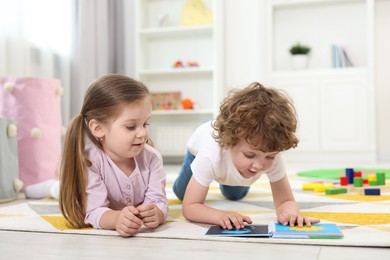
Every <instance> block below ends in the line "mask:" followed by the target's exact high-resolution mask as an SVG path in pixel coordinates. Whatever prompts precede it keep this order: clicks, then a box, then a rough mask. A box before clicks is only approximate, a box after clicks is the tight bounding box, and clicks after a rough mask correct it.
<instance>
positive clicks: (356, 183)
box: [353, 177, 363, 187]
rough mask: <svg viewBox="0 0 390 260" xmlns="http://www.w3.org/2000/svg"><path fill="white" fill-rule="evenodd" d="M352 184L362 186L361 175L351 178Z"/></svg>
mask: <svg viewBox="0 0 390 260" xmlns="http://www.w3.org/2000/svg"><path fill="white" fill-rule="evenodd" d="M353 186H354V187H363V179H362V178H361V177H355V178H353Z"/></svg>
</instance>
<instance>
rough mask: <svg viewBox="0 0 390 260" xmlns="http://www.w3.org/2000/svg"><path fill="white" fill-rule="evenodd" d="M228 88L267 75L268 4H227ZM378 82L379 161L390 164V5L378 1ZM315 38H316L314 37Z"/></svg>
mask: <svg viewBox="0 0 390 260" xmlns="http://www.w3.org/2000/svg"><path fill="white" fill-rule="evenodd" d="M224 2H225V39H226V40H225V42H226V43H225V53H226V56H225V59H226V63H225V85H226V87H227V88H230V87H234V86H237V85H242V84H246V83H248V82H250V81H254V80H256V81H260V82H262V80H263V79H265V78H266V77H265V75H266V72H267V70H266V64H267V61H266V53H267V46H266V43H267V39H266V35H267V34H266V32H267V31H266V24H265V23H266V22H267V19H266V17H264V15H265V13H266V12H265V8H266V5H265V1H257V0H241V1H235V0H225V1H224ZM375 12H376V14H375V15H376V16H375V17H376V19H375V23H376V38H375V42H376V44H375V53H376V57H375V67H376V73H375V77H376V78H375V81H376V87H375V92H376V98H375V102H376V110H377V111H376V129H377V150H378V151H377V158H378V161H383V162H385V161H386V162H388V161H390V117H389V112H390V73H389V66H388V61H389V60H390V53H389V52H388V47H389V46H390V34H389V33H388V28H389V26H390V16H389V14H390V1H388V0H377V1H376V10H375ZM313 37H315V36H313Z"/></svg>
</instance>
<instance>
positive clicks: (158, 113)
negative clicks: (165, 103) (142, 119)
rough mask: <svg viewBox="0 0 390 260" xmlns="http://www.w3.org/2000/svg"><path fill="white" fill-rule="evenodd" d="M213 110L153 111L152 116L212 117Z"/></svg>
mask: <svg viewBox="0 0 390 260" xmlns="http://www.w3.org/2000/svg"><path fill="white" fill-rule="evenodd" d="M212 114H213V111H212V110H211V109H193V110H184V109H176V110H153V111H152V115H155V116H171V115H212Z"/></svg>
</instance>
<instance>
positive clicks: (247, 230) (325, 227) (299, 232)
mask: <svg viewBox="0 0 390 260" xmlns="http://www.w3.org/2000/svg"><path fill="white" fill-rule="evenodd" d="M206 235H207V236H229V237H269V238H312V239H313V238H317V239H319V238H323V239H336V238H342V237H343V233H342V232H341V230H340V229H339V227H338V226H337V225H336V224H323V223H318V224H312V225H311V227H307V226H303V227H298V226H294V227H290V226H288V225H287V226H284V225H282V224H279V223H274V222H272V223H269V224H268V225H248V226H245V227H244V228H242V229H234V228H233V229H231V230H228V229H223V228H222V227H221V226H217V225H213V226H211V227H210V228H209V229H208V230H207V232H206Z"/></svg>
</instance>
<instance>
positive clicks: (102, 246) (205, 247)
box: [0, 165, 390, 260]
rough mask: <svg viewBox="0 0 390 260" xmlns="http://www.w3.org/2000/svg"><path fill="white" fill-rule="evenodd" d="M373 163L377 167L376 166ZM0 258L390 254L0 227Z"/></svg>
mask: <svg viewBox="0 0 390 260" xmlns="http://www.w3.org/2000/svg"><path fill="white" fill-rule="evenodd" d="M374 166H377V167H381V165H374ZM306 167H307V165H306ZM370 167H371V166H370ZM382 167H383V166H382ZM386 167H389V165H387V166H386ZM298 168H299V167H298ZM177 169H178V167H177V166H172V167H171V166H169V167H167V173H168V175H171V174H177ZM290 169H291V168H290ZM169 177H172V175H171V176H169ZM0 221H1V219H0ZM0 259H1V260H8V259H11V260H16V259H23V260H25V259H93V260H96V259H110V260H113V259H158V260H162V259H169V260H172V259H185V260H189V259H201V260H205V259H224V260H227V259H234V260H244V259H289V260H294V259H297V260H298V259H299V260H310V259H332V260H338V259H342V260H344V259H351V260H352V259H353V260H360V259H364V260H366V259H375V260H381V259H386V260H387V259H390V248H370V247H335V246H311V245H308V246H305V245H287V244H286V245H283V244H261V243H258V244H256V243H245V242H222V241H212V242H210V241H199V240H183V239H157V238H137V237H131V238H122V237H119V236H118V237H112V236H92V235H75V234H56V233H36V232H17V231H0Z"/></svg>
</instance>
